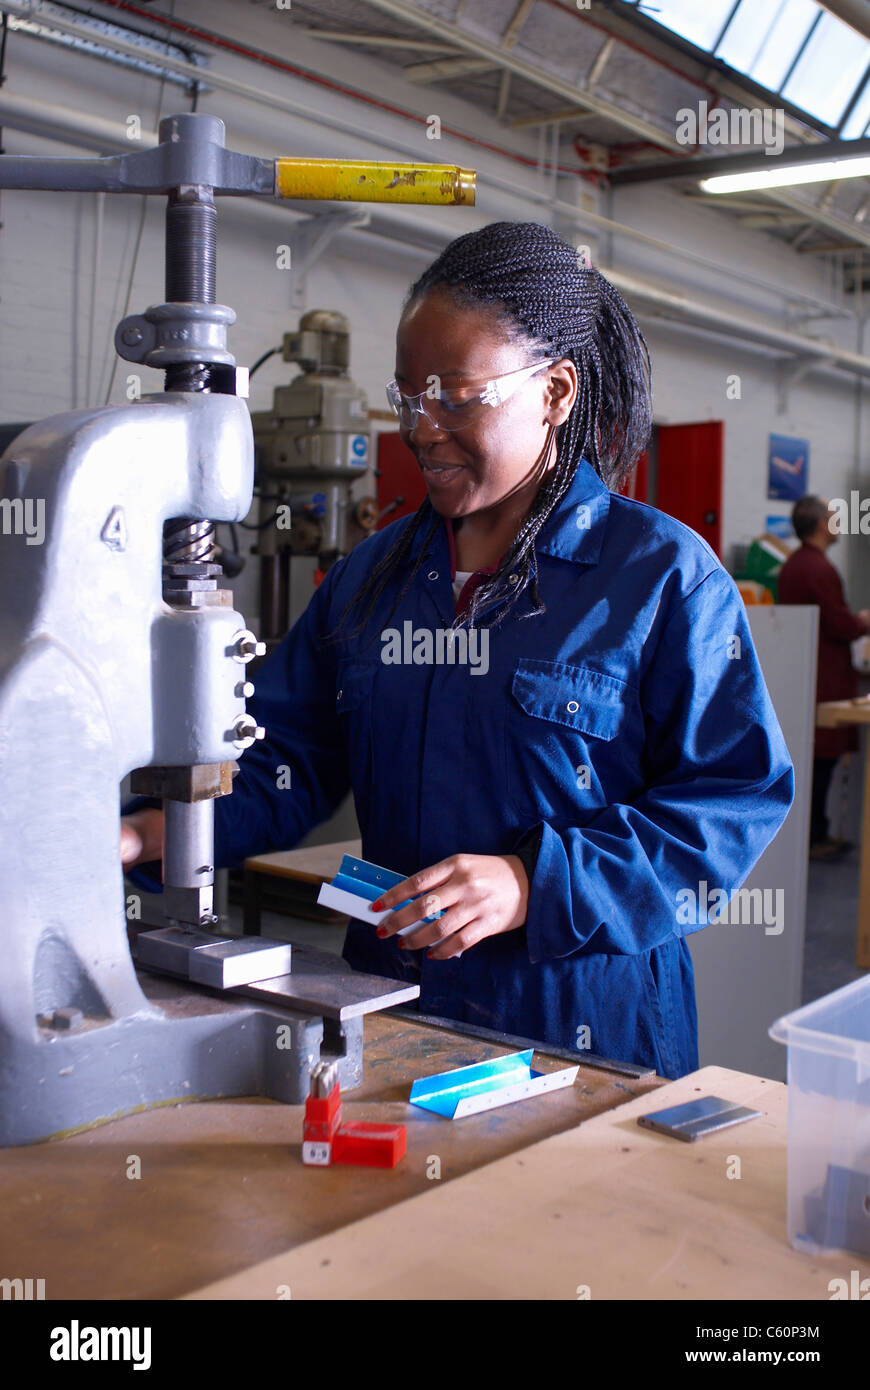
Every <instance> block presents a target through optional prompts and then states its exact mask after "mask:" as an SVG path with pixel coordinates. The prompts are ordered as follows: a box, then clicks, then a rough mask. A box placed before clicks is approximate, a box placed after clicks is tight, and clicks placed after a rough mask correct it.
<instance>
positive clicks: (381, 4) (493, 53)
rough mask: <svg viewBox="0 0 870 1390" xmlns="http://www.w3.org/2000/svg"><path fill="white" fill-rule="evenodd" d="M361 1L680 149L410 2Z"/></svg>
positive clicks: (627, 115) (645, 124)
mask: <svg viewBox="0 0 870 1390" xmlns="http://www.w3.org/2000/svg"><path fill="white" fill-rule="evenodd" d="M363 3H364V4H366V5H368V6H369V7H370V8H372V9H375V10H377V11H379V13H381V14H387V15H390V17H391V18H393V19H397V20H399V21H400V22H401V23H403V24H416V25H417V26H418V27H419V28H421V29H425V30H426V31H427V32H428V33H431V34H435V35H436V36H437V37H439V38H444V39H449V40H450V41H451V43H453V44H454V45H455V46H456V47H457V48H461V49H464V50H465V52H467V53H472V54H474V55H475V56H476V57H478V58H489V59H490V60H491V61H492V64H493V66H495V67H502V68H507V69H508V70H509V71H510V72H512V73H514V74H515V75H516V76H517V77H523V78H525V79H526V81H527V82H532V83H533V84H534V85H535V86H537V87H541V88H543V90H545V91H549V92H553V93H555V94H556V95H557V96H560V97H562V98H563V100H565V101H570V102H573V103H574V104H575V105H577V106H581V107H583V108H584V109H587V110H589V111H594V112H596V114H597V115H599V116H605V117H606V118H607V119H608V120H612V121H614V122H615V123H616V124H617V125H619V126H622V127H623V128H624V129H625V130H631V131H633V133H634V134H635V135H639V136H640V137H641V138H642V139H644V140H649V141H650V142H651V143H652V144H655V145H659V146H660V147H661V148H662V149H666V150H671V149H672V150H674V151H678V150H679V149H680V146H679V145H678V144H677V142H676V137H675V135H670V134H669V133H668V132H667V131H665V130H662V128H661V127H660V126H657V125H654V124H653V122H652V121H648V120H645V119H644V117H642V116H637V115H635V114H634V113H632V112H630V111H625V110H624V109H623V108H622V107H620V106H617V105H616V103H615V102H611V101H605V100H604V99H603V98H602V97H597V96H595V95H594V94H593V93H592V92H586V91H584V90H583V89H582V88H581V87H578V86H577V85H576V83H573V82H567V81H565V79H564V78H561V77H557V76H556V74H555V73H549V72H546V71H545V70H544V69H543V68H539V67H537V66H536V65H535V64H534V63H531V62H527V61H526V60H525V59H523V58H518V57H517V55H516V54H515V53H512V52H507V51H506V50H504V49H502V48H500V47H499V46H498V45H497V44H493V43H488V42H487V41H486V40H484V39H480V38H477V37H475V36H474V35H472V34H470V33H469V32H468V30H465V29H461V28H459V27H458V26H457V25H455V24H450V23H448V22H447V21H445V20H442V19H439V18H437V16H435V15H432V14H429V13H427V12H425V11H423V10H418V9H417V8H416V7H415V6H413V5H410V4H405V3H403V2H402V0H363Z"/></svg>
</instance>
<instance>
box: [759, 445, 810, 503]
mask: <svg viewBox="0 0 870 1390" xmlns="http://www.w3.org/2000/svg"><path fill="white" fill-rule="evenodd" d="M769 439H770V442H769V445H768V454H767V495H768V497H769V498H770V499H771V500H772V501H778V502H796V501H797V500H798V498H799V497H803V496H804V495H805V494H806V491H807V479H808V477H809V463H810V445H809V441H808V440H806V439H791V438H790V437H789V436H788V435H787V434H772V435H770V437H769Z"/></svg>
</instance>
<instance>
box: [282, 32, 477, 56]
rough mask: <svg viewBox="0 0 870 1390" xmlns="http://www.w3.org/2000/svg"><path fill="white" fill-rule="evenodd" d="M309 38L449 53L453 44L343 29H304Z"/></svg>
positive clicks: (375, 46) (374, 46)
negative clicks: (358, 32)
mask: <svg viewBox="0 0 870 1390" xmlns="http://www.w3.org/2000/svg"><path fill="white" fill-rule="evenodd" d="M302 32H303V34H304V35H305V37H306V38H307V39H323V40H324V41H325V42H326V43H359V44H367V45H368V46H369V47H371V48H413V49H417V50H419V52H421V53H449V52H450V51H451V50H452V48H453V45H452V44H451V43H448V42H447V41H446V40H445V42H444V43H438V42H437V40H433V39H397V38H396V37H395V35H393V34H351V33H348V32H347V31H345V30H343V29H303V31H302Z"/></svg>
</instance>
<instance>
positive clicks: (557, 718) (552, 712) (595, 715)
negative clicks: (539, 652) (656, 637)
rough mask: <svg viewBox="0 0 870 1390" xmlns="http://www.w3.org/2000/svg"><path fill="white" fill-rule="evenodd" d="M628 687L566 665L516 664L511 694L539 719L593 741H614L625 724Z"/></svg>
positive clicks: (608, 678)
mask: <svg viewBox="0 0 870 1390" xmlns="http://www.w3.org/2000/svg"><path fill="white" fill-rule="evenodd" d="M628 689H629V687H628V686H627V685H625V683H624V682H623V681H619V680H616V679H615V678H614V677H613V676H603V675H600V674H599V672H598V671H590V670H588V669H587V667H585V666H571V665H569V664H568V663H567V662H564V661H534V660H531V659H529V658H525V659H523V660H520V661H518V662H517V665H516V669H515V671H514V675H513V682H512V685H511V691H512V694H513V697H514V699H515V700H516V702H517V704H518V705H519V706H520V707H521V708H522V709H524V710H525V711H526V713H527V714H531V715H534V716H535V718H536V719H549V720H551V721H552V722H553V723H555V724H564V725H565V727H566V728H568V729H576V730H577V731H578V733H581V734H589V735H590V736H591V737H592V738H601V739H608V740H609V739H612V738H615V737H616V735H617V734H618V733H619V730H620V728H621V726H622V724H623V722H624V720H625V717H626V713H627V708H626V694H627V692H628Z"/></svg>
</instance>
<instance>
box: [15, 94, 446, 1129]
mask: <svg viewBox="0 0 870 1390" xmlns="http://www.w3.org/2000/svg"><path fill="white" fill-rule="evenodd" d="M403 167H404V168H405V169H408V168H413V169H416V174H415V177H414V178H413V179H412V180H411V181H410V185H409V182H408V179H407V178H405V177H403V176H402V174H401V171H402V169H403ZM346 179H347V167H346V166H345V165H342V164H341V163H340V162H339V161H314V160H313V161H306V160H283V159H278V160H275V159H271V160H265V159H258V158H255V157H253V156H249V155H243V154H239V153H236V152H233V151H231V150H227V149H226V148H225V145H224V127H223V122H222V121H220V120H218V119H217V118H215V117H213V116H208V115H203V114H188V115H180V116H172V117H168V118H167V119H166V120H164V121H162V122H161V124H160V131H159V142H158V143H157V144H156V145H154V146H153V147H152V148H150V149H146V150H140V151H137V152H135V153H131V154H123V155H116V156H106V157H99V158H94V159H66V158H54V159H34V158H30V157H26V156H2V157H0V187H3V188H10V189H11V188H17V189H44V190H82V189H84V190H96V191H101V190H102V191H107V192H118V193H155V194H163V195H165V196H166V198H167V211H166V300H165V302H164V303H162V304H158V305H155V306H152V307H151V308H149V309H147V310H146V311H145V312H144V313H143V314H134V315H131V316H129V317H127V318H125V319H124V320H123V321H122V323H121V324H119V326H118V329H117V332H116V336H115V345H116V348H117V351H118V353H119V354H120V356H121V357H123V358H124V359H126V360H127V361H130V362H136V363H142V364H145V365H148V366H151V367H158V368H160V369H162V370H164V371H165V373H166V378H165V381H166V389H165V392H164V393H162V394H155V395H147V396H143V397H141V399H139V400H136V401H133V402H130V403H129V404H125V405H119V406H106V407H104V408H95V409H84V410H75V411H71V412H68V413H65V414H62V415H56V416H54V417H52V418H51V419H48V420H44V421H42V422H40V423H38V424H35V425H32V426H30V427H29V428H28V429H26V430H25V431H24V432H23V433H22V434H20V435H19V436H18V437H17V438H16V439H15V440H13V442H12V443H11V444H10V446H9V448H8V449H7V450H6V452H5V454H4V455H3V456H2V458H0V489H2V494H3V496H4V497H5V498H7V499H11V501H12V502H13V503H15V502H17V503H18V504H19V505H20V507H21V508H27V507H31V508H33V507H36V506H37V505H38V506H39V507H40V514H41V515H42V514H43V510H44V520H45V530H44V540H43V543H41V544H37V543H34V541H35V540H36V537H35V536H34V535H32V534H27V535H25V534H13V535H4V536H3V538H2V544H0V594H2V603H0V785H2V788H3V796H2V800H0V933H2V941H3V951H4V962H3V969H2V971H0V1145H4V1146H5V1145H11V1144H27V1143H32V1142H35V1141H37V1140H40V1139H44V1138H48V1137H50V1136H53V1135H59V1134H63V1133H65V1132H69V1131H70V1130H73V1129H77V1128H81V1127H84V1126H87V1125H89V1124H95V1123H99V1122H100V1121H102V1120H107V1119H111V1118H114V1117H117V1116H120V1115H123V1114H126V1113H129V1112H131V1111H133V1110H138V1109H142V1108H145V1107H147V1106H149V1105H152V1104H155V1103H158V1102H161V1101H164V1102H165V1101H170V1100H181V1099H193V1098H206V1097H215V1096H228V1095H248V1094H265V1095H268V1096H271V1097H273V1098H275V1099H278V1100H283V1101H287V1102H293V1103H301V1102H302V1101H303V1100H304V1099H305V1097H306V1096H307V1094H308V1090H309V1077H310V1072H311V1069H312V1067H314V1066H316V1065H317V1064H318V1063H319V1062H321V1061H325V1062H331V1061H335V1062H336V1063H337V1064H338V1073H339V1076H340V1080H341V1084H342V1086H344V1087H345V1088H347V1087H349V1086H353V1085H356V1084H358V1082H359V1080H360V1077H361V1067H362V1015H363V1014H364V1013H366V1012H369V1011H371V1010H374V1009H378V1008H384V1007H387V1006H388V1005H390V1004H395V1003H398V1002H400V1001H402V1000H406V999H409V998H413V997H415V996H416V994H417V993H418V989H417V987H416V986H402V985H400V984H399V983H398V982H396V981H390V980H380V979H375V978H373V977H370V976H363V975H355V974H353V973H352V972H348V971H346V969H345V968H344V966H343V963H341V962H338V961H334V962H333V963H331V964H330V963H329V962H327V961H324V960H323V959H320V958H319V953H313V954H312V953H307V952H305V951H301V952H297V951H295V950H294V953H293V963H292V969H291V968H290V965H289V947H287V946H286V945H276V943H268V942H267V943H263V942H262V941H259V940H258V941H256V942H248V941H235V942H234V941H228V940H225V939H222V938H219V937H215V936H213V935H211V934H210V933H209V931H208V928H209V927H210V926H212V925H213V923H214V920H215V918H214V915H213V910H212V891H213V881H214V867H213V845H214V839H213V817H214V799H215V798H216V797H217V796H221V795H225V794H227V793H228V792H231V790H232V774H233V771H234V765H235V758H236V756H237V755H238V754H240V753H243V752H244V750H245V749H246V748H247V747H249V746H250V745H251V743H252V742H253V741H254V739H256V738H261V737H263V735H264V732H265V731H264V730H262V729H260V728H258V727H257V726H256V724H255V722H254V721H253V720H252V719H251V718H250V716H249V715H248V714H246V712H245V696H246V694H247V695H249V694H250V693H251V690H252V687H251V685H250V682H249V681H247V680H246V678H245V667H246V663H247V662H248V661H249V660H250V659H251V657H252V656H253V655H254V654H255V653H256V651H257V646H258V644H257V641H256V638H255V637H254V635H253V634H252V633H250V632H249V631H248V630H247V628H246V625H245V621H244V619H243V618H242V616H241V614H239V613H238V612H236V611H235V609H234V608H233V605H232V595H231V593H230V591H229V590H227V589H224V588H222V587H220V584H219V580H220V577H221V570H220V566H219V565H218V564H217V563H216V557H217V551H216V548H215V545H214V522H215V521H238V520H241V519H242V518H244V517H245V516H246V515H247V513H248V511H249V510H250V506H251V499H252V487H253V439H252V430H251V422H250V417H249V415H248V410H247V406H246V404H245V402H244V400H242V399H240V398H239V396H238V395H237V394H236V391H237V385H238V383H239V381H240V379H241V376H242V374H241V372H237V369H236V366H235V362H234V359H233V357H232V355H231V353H229V352H228V350H227V346H226V332H227V328H228V326H229V325H230V324H232V323H233V322H234V320H235V315H234V313H233V311H232V309H230V308H228V307H227V306H225V305H221V304H218V303H216V302H215V238H216V208H215V195H218V194H232V195H236V196H238V195H243V194H259V195H263V194H272V195H275V196H281V197H285V198H293V199H296V198H311V197H314V198H340V197H349V196H352V197H353V199H354V200H355V201H368V200H392V199H393V197H394V196H395V197H396V198H397V199H400V200H401V201H419V202H433V203H442V204H443V203H451V202H452V203H460V204H461V203H469V202H471V201H473V194H472V192H471V189H472V186H473V176H472V175H469V174H468V172H467V171H464V170H459V169H453V170H450V169H448V168H447V167H446V166H426V165H421V166H395V165H388V164H372V165H357V166H355V167H354V177H353V180H352V181H351V183H350V184H348V185H347V187H345V183H346ZM349 190H351V191H349ZM28 514H29V513H28ZM130 772H132V773H133V774H134V777H133V786H134V790H137V791H142V792H145V793H147V794H150V795H152V796H158V797H161V798H163V800H164V806H165V810H166V847H165V854H164V895H163V900H164V911H165V914H166V922H165V924H164V926H163V928H162V929H161V930H158V931H151V930H143V931H142V932H141V933H140V934H139V935H138V936H137V937H136V939H135V942H134V950H135V953H136V957H137V960H138V962H139V965H140V970H139V972H138V973H137V970H136V968H135V966H134V961H133V958H132V956H131V952H130V946H129V944H128V938H127V921H126V915H125V903H124V885H123V874H122V870H121V865H120V860H119V853H118V788H119V785H120V782H121V780H122V779H123V778H124V777H125V776H126V774H127V773H130ZM173 977H175V978H173ZM228 991H230V992H229V993H228Z"/></svg>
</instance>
